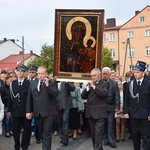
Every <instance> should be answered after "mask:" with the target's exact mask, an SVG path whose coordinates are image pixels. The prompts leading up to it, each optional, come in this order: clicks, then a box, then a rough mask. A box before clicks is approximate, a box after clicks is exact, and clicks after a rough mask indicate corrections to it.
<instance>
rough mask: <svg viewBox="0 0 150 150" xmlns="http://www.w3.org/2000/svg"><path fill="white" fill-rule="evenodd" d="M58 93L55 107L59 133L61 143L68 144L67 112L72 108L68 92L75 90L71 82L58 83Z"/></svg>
mask: <svg viewBox="0 0 150 150" xmlns="http://www.w3.org/2000/svg"><path fill="white" fill-rule="evenodd" d="M58 89H59V95H58V96H57V98H56V109H57V117H58V127H59V134H60V138H61V141H60V143H62V144H63V145H65V146H66V145H68V141H69V123H68V120H69V112H70V109H71V108H73V104H72V97H71V94H70V92H71V91H74V90H75V86H74V84H73V83H71V82H59V83H58Z"/></svg>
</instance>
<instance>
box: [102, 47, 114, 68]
mask: <svg viewBox="0 0 150 150" xmlns="http://www.w3.org/2000/svg"><path fill="white" fill-rule="evenodd" d="M102 67H109V68H110V69H111V70H113V69H114V66H113V59H112V57H111V52H110V50H109V49H108V48H107V47H103V59H102Z"/></svg>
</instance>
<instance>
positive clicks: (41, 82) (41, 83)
mask: <svg viewBox="0 0 150 150" xmlns="http://www.w3.org/2000/svg"><path fill="white" fill-rule="evenodd" d="M42 85H43V81H40V91H41V89H42Z"/></svg>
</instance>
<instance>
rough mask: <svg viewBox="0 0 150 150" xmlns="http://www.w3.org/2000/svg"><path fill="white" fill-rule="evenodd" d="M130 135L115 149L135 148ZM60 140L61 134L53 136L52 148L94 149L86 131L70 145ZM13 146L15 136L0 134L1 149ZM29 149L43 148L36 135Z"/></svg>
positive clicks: (107, 149)
mask: <svg viewBox="0 0 150 150" xmlns="http://www.w3.org/2000/svg"><path fill="white" fill-rule="evenodd" d="M128 136H129V135H128V133H126V141H125V142H119V143H116V144H117V148H115V150H133V148H132V141H131V140H128ZM59 142H60V139H59V136H53V140H52V150H93V147H92V142H91V138H87V137H86V135H85V133H84V132H83V133H82V135H80V136H78V139H77V140H72V138H70V142H69V144H68V146H63V145H62V144H60V143H59ZM13 146H14V143H13V137H11V138H6V137H5V136H4V134H3V135H1V136H0V150H14V148H13ZM103 149H104V150H111V149H112V150H113V148H110V147H109V146H104V147H103ZM29 150H42V148H41V144H36V142H35V138H34V137H31V145H30V147H29Z"/></svg>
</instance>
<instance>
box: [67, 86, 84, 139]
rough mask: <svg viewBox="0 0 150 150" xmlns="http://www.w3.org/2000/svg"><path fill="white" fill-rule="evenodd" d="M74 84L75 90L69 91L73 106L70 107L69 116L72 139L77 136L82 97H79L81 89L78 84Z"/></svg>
mask: <svg viewBox="0 0 150 150" xmlns="http://www.w3.org/2000/svg"><path fill="white" fill-rule="evenodd" d="M74 85H75V87H76V88H75V90H74V91H73V92H71V96H72V103H73V108H72V109H70V117H69V128H70V130H71V135H72V136H73V140H76V138H77V130H78V129H80V112H81V111H82V98H81V89H80V87H79V86H76V83H74Z"/></svg>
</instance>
